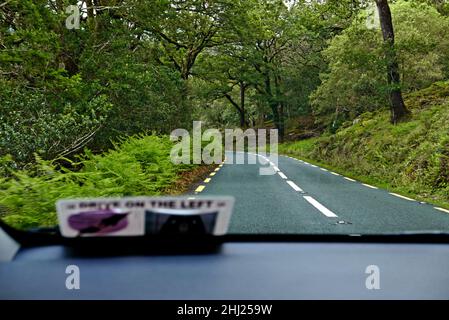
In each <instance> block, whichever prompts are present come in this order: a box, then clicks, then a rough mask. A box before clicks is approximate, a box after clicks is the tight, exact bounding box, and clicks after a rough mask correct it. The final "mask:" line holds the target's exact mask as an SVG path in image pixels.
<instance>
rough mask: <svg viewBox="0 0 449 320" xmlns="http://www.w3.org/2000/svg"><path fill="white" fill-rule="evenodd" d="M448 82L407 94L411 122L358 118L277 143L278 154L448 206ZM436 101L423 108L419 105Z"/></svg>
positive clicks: (380, 115)
mask: <svg viewBox="0 0 449 320" xmlns="http://www.w3.org/2000/svg"><path fill="white" fill-rule="evenodd" d="M448 90H449V82H445V83H444V82H441V83H437V84H435V85H432V86H431V87H429V88H426V89H423V90H421V91H418V92H415V93H413V94H411V95H409V96H407V99H406V103H407V105H409V106H411V107H412V108H411V110H412V112H413V118H412V120H411V121H409V122H404V123H400V124H398V125H392V124H390V123H389V122H388V112H387V111H380V112H376V113H365V114H362V115H361V116H360V117H359V118H358V121H357V122H356V123H354V124H352V123H351V124H350V125H346V128H343V129H340V130H339V131H337V133H336V134H333V135H326V136H322V137H320V138H314V139H308V140H303V141H298V142H291V143H286V144H283V145H281V146H280V147H279V150H280V151H281V152H283V153H288V154H293V155H297V156H300V157H305V158H308V159H312V160H315V161H317V162H320V163H324V164H327V165H329V166H331V167H333V168H337V169H338V170H341V171H344V172H348V173H349V174H350V175H352V176H356V177H368V179H369V180H370V181H372V182H374V183H379V184H383V185H388V186H389V187H390V188H395V189H397V190H400V191H402V192H404V193H410V194H414V195H417V196H418V197H420V198H422V199H426V200H430V201H437V202H442V203H445V204H446V205H447V204H448V203H449V169H448V168H449V139H448V136H449V91H448ZM434 99H435V101H439V103H437V104H426V105H423V104H422V103H420V102H421V101H432V100H434Z"/></svg>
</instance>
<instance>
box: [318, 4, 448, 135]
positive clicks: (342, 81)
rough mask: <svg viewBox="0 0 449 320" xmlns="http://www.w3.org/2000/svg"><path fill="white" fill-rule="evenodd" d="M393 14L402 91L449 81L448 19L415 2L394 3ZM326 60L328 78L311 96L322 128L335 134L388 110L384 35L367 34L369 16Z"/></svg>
mask: <svg viewBox="0 0 449 320" xmlns="http://www.w3.org/2000/svg"><path fill="white" fill-rule="evenodd" d="M391 10H392V15H393V23H394V26H395V33H396V34H395V37H396V51H397V54H398V59H399V64H400V69H401V77H402V80H403V88H402V89H403V90H404V91H405V92H411V91H415V90H419V89H423V88H425V87H427V86H429V85H430V84H432V83H433V82H435V81H438V80H443V79H447V77H448V76H449V73H448V71H449V70H448V59H447V58H448V56H449V40H448V39H447V37H446V36H444V35H445V34H446V33H447V30H449V19H448V18H446V17H444V16H442V15H440V14H439V13H438V12H437V11H436V9H434V8H433V7H431V6H429V5H426V4H422V3H421V4H418V3H416V2H414V1H402V0H400V1H397V2H394V3H393V4H392V5H391ZM323 54H324V56H325V58H326V60H327V61H329V72H327V73H324V74H322V84H321V85H320V87H319V88H318V89H317V90H316V91H315V92H314V93H313V94H312V95H311V100H312V104H313V109H314V112H315V114H316V115H317V116H318V117H319V118H320V119H319V122H320V123H321V124H323V125H326V126H330V127H331V129H333V130H335V129H336V128H338V127H339V125H341V123H342V122H343V121H344V120H348V119H351V120H352V119H354V118H355V117H357V116H358V115H360V114H362V113H364V112H366V111H374V110H377V109H379V108H384V107H385V106H387V105H388V104H389V103H388V86H387V81H386V77H385V74H386V65H385V64H384V60H383V59H382V56H383V49H382V36H381V33H380V30H371V29H367V27H366V13H362V14H360V16H359V18H358V19H355V20H354V21H353V23H352V24H351V26H350V27H349V28H347V29H346V30H345V31H343V33H342V34H341V35H338V36H336V37H334V38H333V39H332V41H331V43H330V46H329V47H328V48H327V49H325V50H324V53H323Z"/></svg>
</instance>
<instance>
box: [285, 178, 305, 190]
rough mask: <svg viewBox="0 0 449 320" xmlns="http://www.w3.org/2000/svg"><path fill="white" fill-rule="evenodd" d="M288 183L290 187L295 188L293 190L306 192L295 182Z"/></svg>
mask: <svg viewBox="0 0 449 320" xmlns="http://www.w3.org/2000/svg"><path fill="white" fill-rule="evenodd" d="M287 183H288V184H289V186H290V187H292V188H293V190H295V191H298V192H304V191H303V190H302V189H301V188H300V187H298V186H297V185H296V184H295V183H294V182H293V181H290V180H288V181H287Z"/></svg>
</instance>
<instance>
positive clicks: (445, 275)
mask: <svg viewBox="0 0 449 320" xmlns="http://www.w3.org/2000/svg"><path fill="white" fill-rule="evenodd" d="M68 265H76V266H78V267H79V270H80V289H79V290H68V289H67V288H66V286H65V281H66V278H67V274H66V273H65V271H66V267H67V266H68ZM370 265H375V266H378V268H379V272H380V274H379V275H380V277H379V279H380V289H378V290H375V289H374V290H368V289H367V287H366V285H365V282H366V279H367V277H368V276H369V274H367V273H365V271H366V268H367V267H368V266H370ZM0 298H1V299H182V300H184V299H448V298H449V245H447V244H400V243H399V244H398V243H397V244H385V243H282V242H280V243H279V242H277V243H270V242H266V243H250V242H249V243H238V242H236V243H226V244H224V245H223V246H222V248H221V250H220V251H219V252H217V253H211V254H197V255H146V256H145V255H136V256H117V257H111V256H108V257H97V258H95V257H85V256H84V257H82V256H77V255H74V254H73V253H71V251H70V250H68V249H66V248H65V247H63V246H57V245H55V246H46V247H37V248H28V249H21V250H19V252H18V253H17V255H16V257H15V259H13V260H12V261H10V262H0Z"/></svg>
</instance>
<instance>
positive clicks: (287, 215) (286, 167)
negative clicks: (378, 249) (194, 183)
mask: <svg viewBox="0 0 449 320" xmlns="http://www.w3.org/2000/svg"><path fill="white" fill-rule="evenodd" d="M229 155H230V154H229V153H227V158H229ZM244 156H245V157H246V158H245V160H246V161H245V164H232V163H229V161H228V162H227V161H225V162H224V163H223V164H221V165H220V167H218V168H217V169H216V171H214V172H212V173H211V174H210V176H209V177H208V178H207V179H205V181H204V182H202V183H201V184H200V185H199V186H198V187H197V188H196V190H195V191H196V192H195V194H198V195H200V194H201V195H222V196H223V195H229V196H233V197H235V199H236V203H235V208H234V214H233V217H232V220H231V226H230V229H229V233H294V234H297V233H305V234H335V233H338V234H340V233H344V234H374V233H376V234H377V233H399V232H404V231H410V232H434V231H437V230H446V231H448V232H449V211H448V210H445V209H441V208H438V207H434V206H432V205H430V204H427V203H421V202H418V201H415V200H413V199H410V198H407V197H403V196H401V195H397V194H394V193H389V192H388V191H386V190H382V189H378V188H376V187H373V186H370V185H367V184H363V183H360V182H358V181H355V180H353V179H350V178H347V177H344V176H341V175H339V174H337V173H335V172H331V171H328V170H326V169H324V168H320V167H318V166H315V165H312V164H310V163H307V162H304V161H301V160H297V159H294V158H291V157H287V156H279V162H278V166H277V167H276V166H274V169H275V170H276V174H275V175H268V176H262V175H259V167H260V166H261V164H259V161H257V162H256V160H257V159H256V158H255V157H261V155H256V154H254V153H245V155H244ZM251 157H252V159H251ZM228 160H229V159H228ZM248 160H252V162H253V163H254V162H256V163H257V164H248V162H249V161H248ZM262 161H263V160H262ZM234 162H235V161H234ZM272 165H274V164H272Z"/></svg>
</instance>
